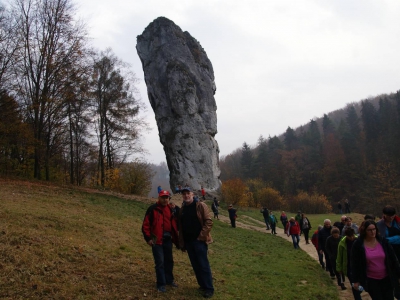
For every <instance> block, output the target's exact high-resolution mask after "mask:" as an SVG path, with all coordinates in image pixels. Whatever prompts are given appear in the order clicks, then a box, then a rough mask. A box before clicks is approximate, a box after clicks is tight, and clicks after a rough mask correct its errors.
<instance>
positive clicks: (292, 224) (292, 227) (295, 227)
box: [285, 217, 300, 249]
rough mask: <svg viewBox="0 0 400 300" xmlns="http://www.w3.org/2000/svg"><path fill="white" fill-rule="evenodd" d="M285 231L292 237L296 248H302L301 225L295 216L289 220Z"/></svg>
mask: <svg viewBox="0 0 400 300" xmlns="http://www.w3.org/2000/svg"><path fill="white" fill-rule="evenodd" d="M285 232H286V234H287V235H288V236H289V235H290V236H291V237H292V241H293V247H294V249H300V246H299V242H300V225H299V223H298V222H297V221H296V220H295V218H293V217H291V218H290V220H289V222H288V223H287V224H286V228H285Z"/></svg>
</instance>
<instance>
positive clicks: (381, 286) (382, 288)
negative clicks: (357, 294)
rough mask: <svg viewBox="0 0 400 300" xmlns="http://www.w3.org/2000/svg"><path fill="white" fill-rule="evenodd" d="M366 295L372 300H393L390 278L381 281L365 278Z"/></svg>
mask: <svg viewBox="0 0 400 300" xmlns="http://www.w3.org/2000/svg"><path fill="white" fill-rule="evenodd" d="M367 281H368V293H369V295H370V296H371V298H372V300H393V287H392V284H391V282H390V277H389V276H387V277H386V278H383V279H372V278H367Z"/></svg>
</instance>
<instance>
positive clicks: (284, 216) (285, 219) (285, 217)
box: [280, 211, 288, 229]
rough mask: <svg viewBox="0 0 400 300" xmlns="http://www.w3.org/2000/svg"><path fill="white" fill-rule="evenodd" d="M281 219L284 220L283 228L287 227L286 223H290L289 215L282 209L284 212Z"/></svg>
mask: <svg viewBox="0 0 400 300" xmlns="http://www.w3.org/2000/svg"><path fill="white" fill-rule="evenodd" d="M280 220H281V222H282V226H283V229H285V228H286V224H287V223H288V218H287V215H286V213H285V212H284V211H282V213H281V217H280Z"/></svg>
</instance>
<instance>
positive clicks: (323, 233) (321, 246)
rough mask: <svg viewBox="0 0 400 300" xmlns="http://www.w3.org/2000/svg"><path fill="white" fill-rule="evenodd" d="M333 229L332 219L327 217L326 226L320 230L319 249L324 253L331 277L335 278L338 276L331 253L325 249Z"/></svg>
mask: <svg viewBox="0 0 400 300" xmlns="http://www.w3.org/2000/svg"><path fill="white" fill-rule="evenodd" d="M331 229H332V226H331V220H329V219H325V220H324V227H322V228H321V230H320V231H318V251H319V253H320V254H324V256H325V265H326V270H327V271H329V273H330V275H331V278H332V279H335V278H336V276H335V273H334V272H333V268H332V265H331V262H330V260H329V255H328V253H327V252H326V249H325V243H326V239H327V238H328V237H329V236H330V235H331Z"/></svg>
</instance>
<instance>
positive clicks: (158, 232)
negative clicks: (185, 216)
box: [142, 190, 179, 293]
mask: <svg viewBox="0 0 400 300" xmlns="http://www.w3.org/2000/svg"><path fill="white" fill-rule="evenodd" d="M169 197H170V193H169V192H168V191H164V190H162V191H161V192H160V193H159V194H158V201H157V203H155V204H153V205H151V206H150V207H149V208H148V209H147V211H146V215H145V217H144V220H143V225H142V233H143V237H144V239H145V241H146V242H147V244H149V246H151V248H152V252H153V257H154V262H155V265H156V266H155V269H156V278H157V290H158V291H159V292H163V293H164V292H166V288H165V286H166V285H171V286H172V287H178V285H177V284H176V283H175V281H174V275H173V274H172V270H173V267H174V260H173V258H172V243H174V244H175V245H177V246H178V229H177V228H178V227H177V221H176V220H177V219H176V218H177V215H178V213H177V210H179V208H178V207H177V206H175V205H174V204H173V203H169Z"/></svg>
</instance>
